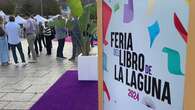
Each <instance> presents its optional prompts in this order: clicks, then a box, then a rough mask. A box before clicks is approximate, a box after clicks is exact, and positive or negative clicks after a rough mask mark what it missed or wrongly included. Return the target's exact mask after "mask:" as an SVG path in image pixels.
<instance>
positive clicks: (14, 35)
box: [5, 16, 26, 66]
mask: <svg viewBox="0 0 195 110" xmlns="http://www.w3.org/2000/svg"><path fill="white" fill-rule="evenodd" d="M5 31H6V33H7V35H8V43H9V45H10V47H11V51H12V54H13V58H14V62H15V64H16V66H18V63H19V62H18V58H17V54H16V48H17V49H18V52H19V53H20V58H21V60H22V65H23V66H25V65H26V61H25V57H24V53H23V49H22V44H21V40H20V25H18V24H17V23H15V17H14V16H10V17H9V22H8V23H7V24H6V25H5Z"/></svg>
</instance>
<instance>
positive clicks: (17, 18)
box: [15, 16, 26, 24]
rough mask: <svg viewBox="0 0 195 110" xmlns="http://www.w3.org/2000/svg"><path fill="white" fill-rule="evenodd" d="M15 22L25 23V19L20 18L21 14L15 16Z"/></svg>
mask: <svg viewBox="0 0 195 110" xmlns="http://www.w3.org/2000/svg"><path fill="white" fill-rule="evenodd" d="M15 22H16V23H18V24H25V23H26V20H25V19H24V18H22V17H21V16H17V17H16V18H15Z"/></svg>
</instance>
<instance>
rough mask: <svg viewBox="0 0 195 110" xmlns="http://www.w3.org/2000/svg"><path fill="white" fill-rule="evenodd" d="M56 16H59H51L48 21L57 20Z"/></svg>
mask: <svg viewBox="0 0 195 110" xmlns="http://www.w3.org/2000/svg"><path fill="white" fill-rule="evenodd" d="M58 16H60V14H57V15H55V16H52V17H51V18H49V20H48V21H52V20H54V19H57V18H58Z"/></svg>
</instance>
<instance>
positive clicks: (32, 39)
mask: <svg viewBox="0 0 195 110" xmlns="http://www.w3.org/2000/svg"><path fill="white" fill-rule="evenodd" d="M35 39H36V34H27V42H28V46H29V49H30V52H31V53H32V58H33V60H37V55H36V52H35V49H34V42H35Z"/></svg>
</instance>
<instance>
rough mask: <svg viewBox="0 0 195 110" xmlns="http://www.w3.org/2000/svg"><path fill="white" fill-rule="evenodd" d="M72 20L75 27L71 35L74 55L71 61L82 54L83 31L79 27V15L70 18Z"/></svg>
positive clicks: (71, 30)
mask: <svg viewBox="0 0 195 110" xmlns="http://www.w3.org/2000/svg"><path fill="white" fill-rule="evenodd" d="M70 22H72V24H73V27H72V29H70V31H69V32H70V35H71V38H72V47H73V49H72V57H71V58H70V59H69V60H70V61H74V60H75V58H76V57H77V56H78V55H79V54H80V52H81V43H80V41H79V40H80V39H81V38H80V37H81V31H80V29H79V20H78V17H72V18H71V19H70Z"/></svg>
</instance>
